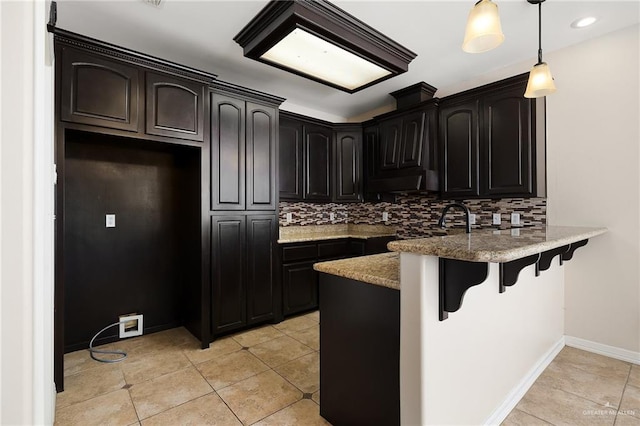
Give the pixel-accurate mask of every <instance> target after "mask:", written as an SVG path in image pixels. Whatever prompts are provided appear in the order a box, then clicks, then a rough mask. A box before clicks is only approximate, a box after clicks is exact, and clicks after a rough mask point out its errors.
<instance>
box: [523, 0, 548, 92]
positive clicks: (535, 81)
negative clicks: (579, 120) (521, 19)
mask: <svg viewBox="0 0 640 426" xmlns="http://www.w3.org/2000/svg"><path fill="white" fill-rule="evenodd" d="M527 1H528V2H529V3H531V4H537V5H538V63H537V64H535V65H534V66H533V68H531V71H530V72H529V82H528V83H527V90H526V91H525V92H524V97H525V98H541V97H543V96H547V95H550V94H552V93H555V91H556V85H555V84H554V83H553V77H552V76H551V70H549V65H547V63H546V62H543V61H542V2H544V1H545V0H527Z"/></svg>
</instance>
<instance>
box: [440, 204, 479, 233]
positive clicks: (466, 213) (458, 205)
mask: <svg viewBox="0 0 640 426" xmlns="http://www.w3.org/2000/svg"><path fill="white" fill-rule="evenodd" d="M454 207H460V208H461V209H462V210H463V211H464V217H465V221H466V223H467V234H470V233H471V223H470V222H469V209H468V208H467V206H465V205H464V204H462V203H451V204H449V205H447V206H446V207H445V208H444V209H442V216H440V220H439V221H438V226H439V227H440V228H442V229H444V228H445V216H446V215H447V212H448V211H449V210H450V209H452V208H454Z"/></svg>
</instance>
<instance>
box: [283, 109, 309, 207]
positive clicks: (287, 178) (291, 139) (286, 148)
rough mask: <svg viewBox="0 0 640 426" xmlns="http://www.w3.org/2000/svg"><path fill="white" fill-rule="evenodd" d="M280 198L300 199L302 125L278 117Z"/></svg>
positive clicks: (302, 166)
mask: <svg viewBox="0 0 640 426" xmlns="http://www.w3.org/2000/svg"><path fill="white" fill-rule="evenodd" d="M279 138H280V147H279V153H280V163H279V173H280V183H279V186H280V198H281V199H285V200H302V197H303V194H302V187H303V168H304V165H303V152H304V151H303V147H302V145H303V138H304V136H303V127H302V123H301V122H299V121H296V120H290V119H287V118H282V119H280V134H279Z"/></svg>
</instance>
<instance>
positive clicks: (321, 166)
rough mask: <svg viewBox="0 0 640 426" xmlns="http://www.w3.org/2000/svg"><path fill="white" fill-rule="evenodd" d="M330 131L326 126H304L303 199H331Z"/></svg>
mask: <svg viewBox="0 0 640 426" xmlns="http://www.w3.org/2000/svg"><path fill="white" fill-rule="evenodd" d="M332 133H333V132H332V130H331V129H329V128H326V127H322V126H317V125H311V124H310V125H306V126H305V134H304V136H305V140H304V151H305V154H304V158H305V161H306V164H305V166H306V167H305V169H306V176H305V187H304V194H303V195H304V199H305V200H313V201H331V140H332Z"/></svg>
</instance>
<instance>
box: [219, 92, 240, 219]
mask: <svg viewBox="0 0 640 426" xmlns="http://www.w3.org/2000/svg"><path fill="white" fill-rule="evenodd" d="M244 117H245V103H244V101H241V100H237V99H234V98H230V97H228V96H224V95H220V94H216V93H214V94H213V95H212V96H211V136H212V141H214V143H212V144H211V209H212V210H244V208H245V190H244V188H245V119H244Z"/></svg>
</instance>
